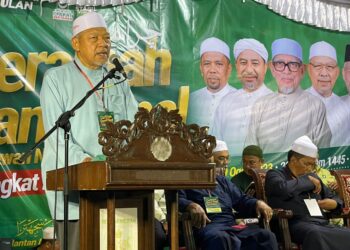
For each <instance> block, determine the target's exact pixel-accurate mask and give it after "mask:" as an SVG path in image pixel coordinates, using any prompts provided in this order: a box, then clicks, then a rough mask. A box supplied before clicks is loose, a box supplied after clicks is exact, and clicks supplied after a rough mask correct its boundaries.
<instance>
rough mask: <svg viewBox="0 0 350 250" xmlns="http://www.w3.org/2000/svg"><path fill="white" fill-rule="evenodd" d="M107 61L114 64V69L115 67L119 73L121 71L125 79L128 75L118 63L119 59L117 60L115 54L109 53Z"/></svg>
mask: <svg viewBox="0 0 350 250" xmlns="http://www.w3.org/2000/svg"><path fill="white" fill-rule="evenodd" d="M109 62H110V63H113V64H114V66H115V69H116V70H117V71H118V72H119V73H121V74H122V75H123V77H124V78H125V79H128V76H127V75H126V72H125V70H124V68H123V66H122V65H121V64H120V62H119V60H118V58H117V56H116V55H111V56H110V57H109Z"/></svg>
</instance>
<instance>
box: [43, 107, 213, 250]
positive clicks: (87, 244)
mask: <svg viewBox="0 0 350 250" xmlns="http://www.w3.org/2000/svg"><path fill="white" fill-rule="evenodd" d="M107 127H108V129H107V130H106V131H103V132H101V133H100V134H99V143H100V144H101V145H102V151H103V153H104V154H105V155H106V156H107V160H106V162H87V163H81V164H77V165H73V166H70V167H69V169H68V175H69V177H68V179H69V189H70V190H77V191H79V194H80V249H81V250H90V249H91V250H96V249H100V224H99V223H100V219H99V218H100V217H99V216H100V209H103V208H107V221H108V229H107V232H108V236H107V247H108V250H114V249H115V230H116V228H115V216H114V215H115V208H130V207H133V208H137V221H138V225H137V227H138V237H137V238H138V247H139V249H142V250H147V249H149V250H153V249H154V200H153V190H154V189H165V190H166V192H167V194H168V196H167V197H169V198H170V200H168V201H167V204H169V206H170V207H169V210H170V211H171V214H170V218H171V220H170V225H171V228H170V234H171V249H178V247H179V246H178V207H177V192H176V190H178V189H192V188H213V187H214V186H215V164H213V163H208V158H209V157H210V156H211V154H212V150H213V148H214V147H215V138H214V137H213V136H210V135H208V134H207V131H208V129H207V128H206V127H199V126H197V125H195V124H192V125H188V126H187V125H185V124H184V123H183V122H182V118H181V116H180V115H179V114H178V111H177V110H175V111H167V110H166V109H164V108H162V107H161V106H159V105H157V106H156V107H154V108H153V109H152V110H151V111H150V112H149V111H147V110H146V109H143V108H139V111H138V112H137V114H136V115H135V121H134V123H131V122H130V121H125V120H123V121H119V122H116V123H114V124H112V123H108V124H107ZM63 173H64V169H59V170H57V172H56V171H54V170H53V171H49V172H47V189H48V190H63ZM56 180H57V181H56Z"/></svg>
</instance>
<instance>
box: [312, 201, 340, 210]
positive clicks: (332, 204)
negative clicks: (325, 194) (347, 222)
mask: <svg viewBox="0 0 350 250" xmlns="http://www.w3.org/2000/svg"><path fill="white" fill-rule="evenodd" d="M317 203H318V205H319V206H320V208H321V209H325V210H328V211H330V210H333V209H335V208H336V207H337V205H338V204H337V202H336V201H335V200H333V199H328V198H326V199H323V200H318V201H317Z"/></svg>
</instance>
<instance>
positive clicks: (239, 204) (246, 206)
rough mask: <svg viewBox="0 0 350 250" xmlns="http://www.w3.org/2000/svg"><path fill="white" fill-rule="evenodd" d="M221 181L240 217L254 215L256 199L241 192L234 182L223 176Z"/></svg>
mask: <svg viewBox="0 0 350 250" xmlns="http://www.w3.org/2000/svg"><path fill="white" fill-rule="evenodd" d="M223 181H224V183H225V184H224V185H226V186H227V187H228V190H229V192H230V196H231V200H232V205H233V208H234V209H235V210H236V211H237V212H239V215H240V216H241V217H250V216H255V215H256V202H257V199H255V198H253V197H251V196H249V195H246V194H245V193H243V192H242V191H241V190H240V189H239V188H238V187H237V186H236V185H235V184H234V183H232V182H231V181H229V180H227V179H226V178H225V177H224V179H223Z"/></svg>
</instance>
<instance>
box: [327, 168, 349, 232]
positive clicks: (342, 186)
mask: <svg viewBox="0 0 350 250" xmlns="http://www.w3.org/2000/svg"><path fill="white" fill-rule="evenodd" d="M331 174H332V175H334V177H335V179H336V181H337V183H338V195H339V196H340V198H342V200H343V201H344V208H343V212H342V214H341V215H340V217H342V218H343V219H344V224H345V226H347V227H350V213H349V212H350V169H342V170H331Z"/></svg>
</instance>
